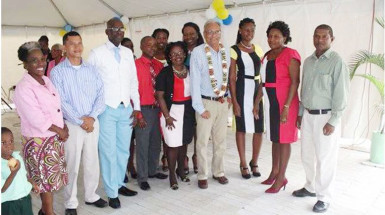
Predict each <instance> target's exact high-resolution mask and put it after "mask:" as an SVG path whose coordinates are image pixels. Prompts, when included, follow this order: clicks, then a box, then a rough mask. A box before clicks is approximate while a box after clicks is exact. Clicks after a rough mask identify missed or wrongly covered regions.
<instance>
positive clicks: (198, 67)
mask: <svg viewBox="0 0 385 215" xmlns="http://www.w3.org/2000/svg"><path fill="white" fill-rule="evenodd" d="M209 47H210V46H209ZM210 52H211V58H212V61H213V67H214V76H215V79H216V80H217V88H219V90H220V87H221V85H222V79H223V77H222V55H221V52H220V51H218V52H216V51H215V50H214V49H212V48H211V47H210ZM225 52H226V61H227V76H228V75H229V67H230V55H229V50H228V49H225ZM190 76H191V98H192V106H193V108H194V109H195V111H196V112H198V113H199V114H202V113H203V112H205V107H204V106H203V103H202V95H203V96H209V97H218V96H217V95H216V94H215V93H214V90H213V88H212V86H211V79H210V74H209V65H208V61H207V57H206V51H205V44H202V45H199V46H197V47H195V48H194V50H193V51H192V53H191V58H190ZM227 92H228V88H227ZM227 92H226V93H227Z"/></svg>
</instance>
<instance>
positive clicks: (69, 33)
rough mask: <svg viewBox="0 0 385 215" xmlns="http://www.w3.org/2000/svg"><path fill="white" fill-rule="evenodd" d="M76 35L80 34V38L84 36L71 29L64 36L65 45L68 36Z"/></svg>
mask: <svg viewBox="0 0 385 215" xmlns="http://www.w3.org/2000/svg"><path fill="white" fill-rule="evenodd" d="M74 36H79V37H80V38H82V37H81V36H80V34H79V33H78V32H76V31H70V32H67V33H66V34H64V36H63V45H65V43H66V41H67V39H68V37H74Z"/></svg>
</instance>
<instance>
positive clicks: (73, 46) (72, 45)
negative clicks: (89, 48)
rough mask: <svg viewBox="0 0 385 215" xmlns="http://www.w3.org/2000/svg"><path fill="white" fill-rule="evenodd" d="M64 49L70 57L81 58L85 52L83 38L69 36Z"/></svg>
mask: <svg viewBox="0 0 385 215" xmlns="http://www.w3.org/2000/svg"><path fill="white" fill-rule="evenodd" d="M64 49H65V51H66V53H67V57H68V58H69V59H73V58H81V57H82V53H83V43H82V38H81V37H79V36H69V37H67V40H66V41H65V44H64Z"/></svg>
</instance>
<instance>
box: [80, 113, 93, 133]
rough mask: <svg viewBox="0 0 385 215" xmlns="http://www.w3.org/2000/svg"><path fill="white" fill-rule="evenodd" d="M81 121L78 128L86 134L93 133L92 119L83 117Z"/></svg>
mask: <svg viewBox="0 0 385 215" xmlns="http://www.w3.org/2000/svg"><path fill="white" fill-rule="evenodd" d="M81 119H82V120H83V124H82V125H81V126H80V127H81V128H82V129H84V130H85V131H86V132H87V133H90V132H92V131H94V122H95V119H94V118H92V117H89V116H84V117H82V118H81Z"/></svg>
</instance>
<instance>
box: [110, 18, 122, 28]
mask: <svg viewBox="0 0 385 215" xmlns="http://www.w3.org/2000/svg"><path fill="white" fill-rule="evenodd" d="M117 22H118V23H119V22H120V23H122V21H120V19H119V18H117V17H114V18H111V19H110V20H108V22H107V28H112V27H114V25H115V23H117ZM122 25H123V23H122Z"/></svg>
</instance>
